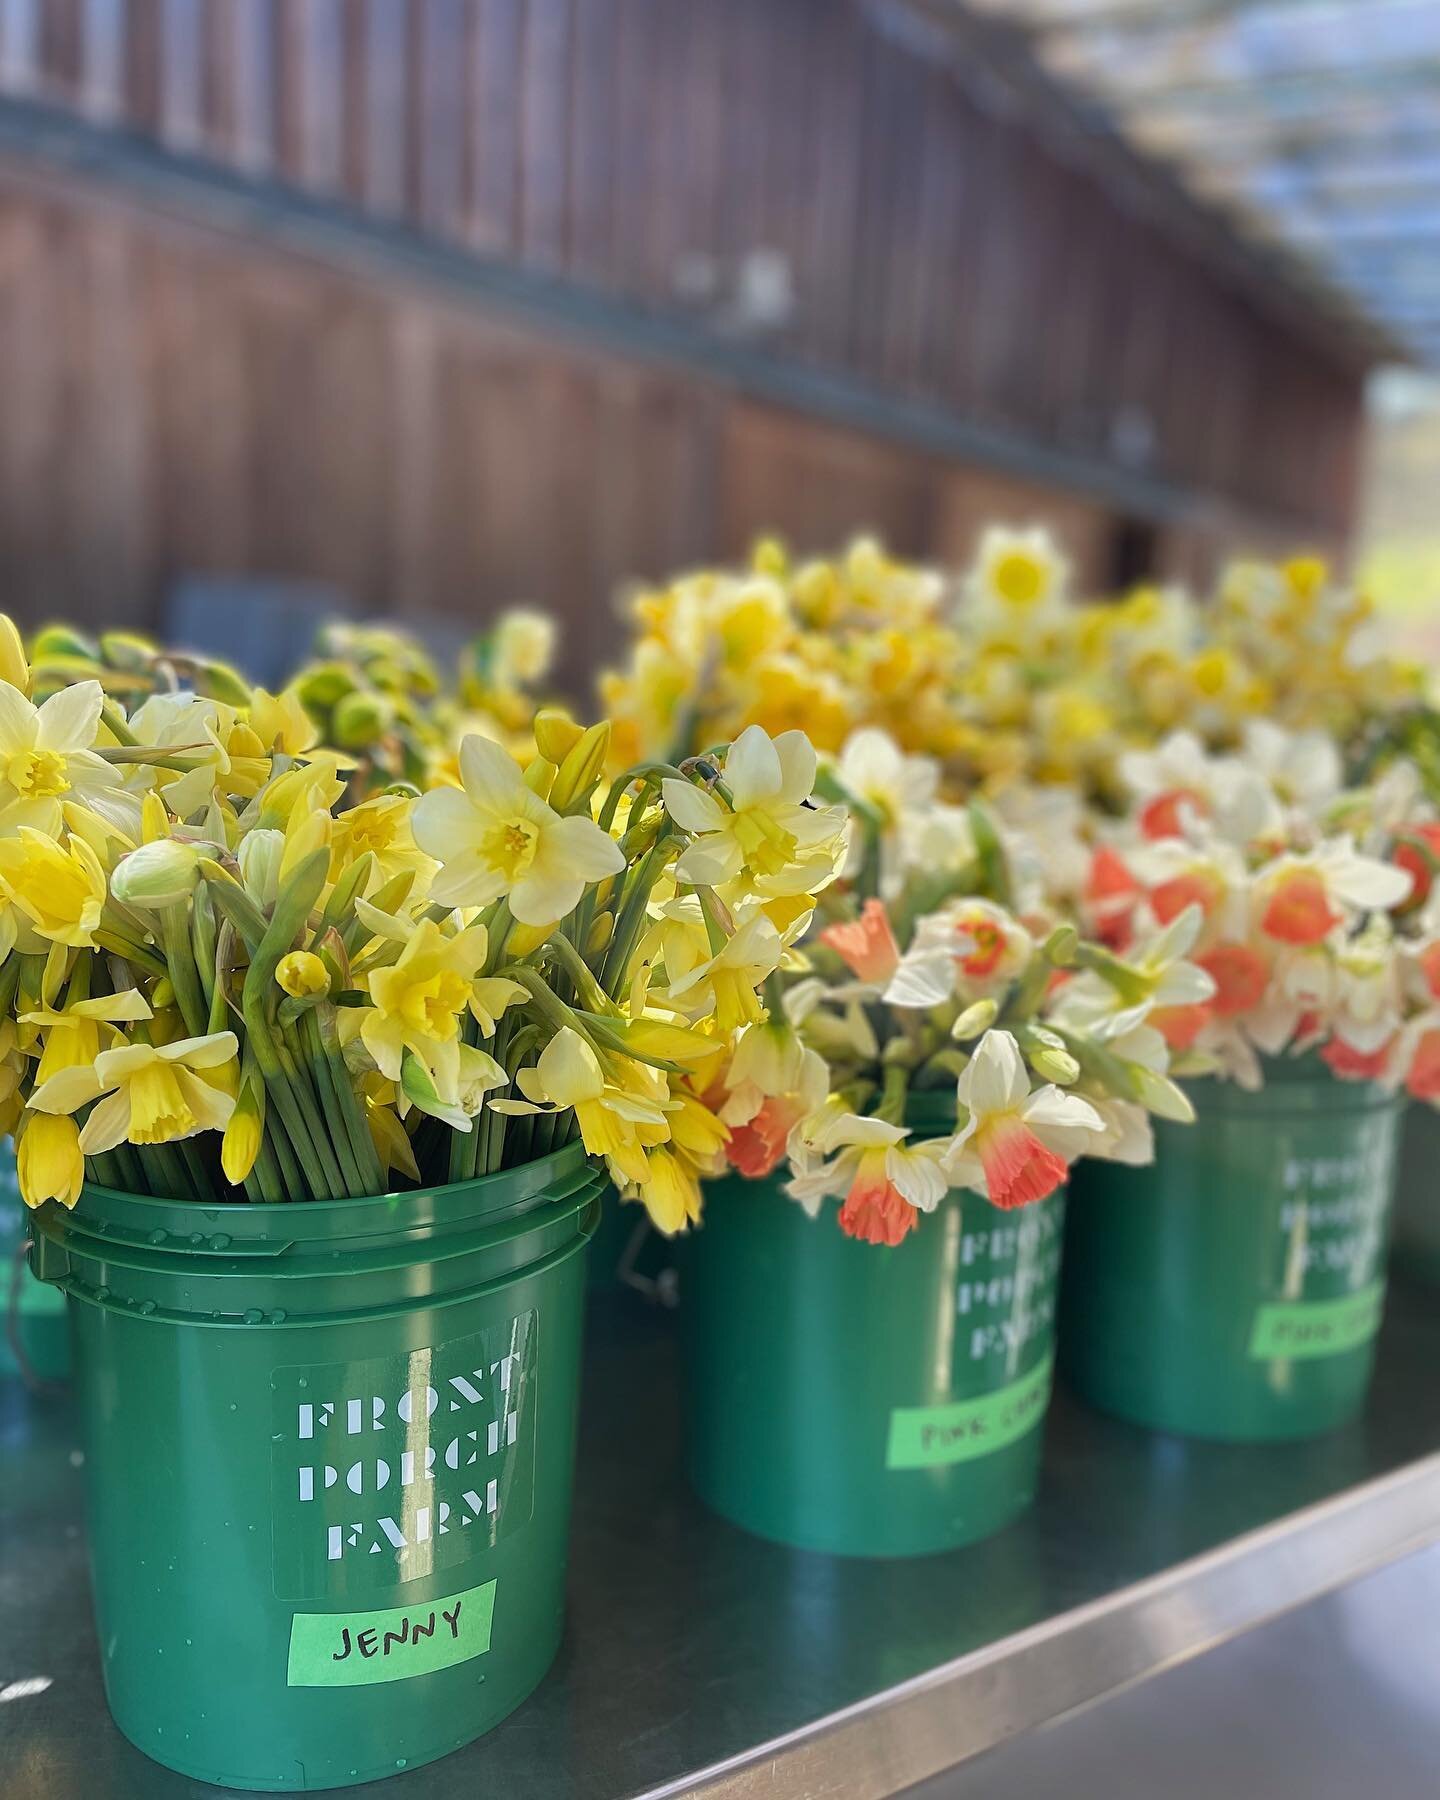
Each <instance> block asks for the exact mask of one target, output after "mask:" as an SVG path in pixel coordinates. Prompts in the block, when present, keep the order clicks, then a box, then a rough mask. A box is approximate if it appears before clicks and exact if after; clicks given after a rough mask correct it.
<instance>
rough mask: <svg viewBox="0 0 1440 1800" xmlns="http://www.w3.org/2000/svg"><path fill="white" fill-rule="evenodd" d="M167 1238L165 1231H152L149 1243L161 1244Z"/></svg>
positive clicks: (167, 1234)
mask: <svg viewBox="0 0 1440 1800" xmlns="http://www.w3.org/2000/svg"><path fill="white" fill-rule="evenodd" d="M168 1236H169V1233H168V1232H165V1231H152V1232H151V1233H150V1242H151V1243H152V1244H163V1243H164V1242H165V1240H166V1238H167V1237H168Z"/></svg>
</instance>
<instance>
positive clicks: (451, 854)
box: [412, 737, 625, 926]
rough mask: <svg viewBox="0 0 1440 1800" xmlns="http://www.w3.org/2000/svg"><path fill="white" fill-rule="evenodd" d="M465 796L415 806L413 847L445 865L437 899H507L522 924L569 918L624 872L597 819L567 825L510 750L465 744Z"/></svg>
mask: <svg viewBox="0 0 1440 1800" xmlns="http://www.w3.org/2000/svg"><path fill="white" fill-rule="evenodd" d="M460 783H461V785H460V786H459V787H458V788H451V787H440V788H434V789H432V790H431V791H430V792H429V793H428V794H422V795H421V796H420V798H419V800H417V801H416V802H415V811H414V815H413V819H412V829H413V832H414V837H415V842H416V844H417V845H418V846H419V847H420V849H421V850H423V851H424V852H425V853H426V855H427V856H431V857H433V858H434V859H435V861H436V862H437V863H438V864H439V865H440V867H439V870H438V872H437V873H436V874H435V876H434V877H433V879H432V881H431V884H430V893H431V897H432V899H434V900H437V901H439V902H440V903H441V904H442V905H446V906H488V905H489V904H490V902H491V901H492V900H499V899H501V898H502V897H503V898H505V899H506V900H507V901H508V902H509V906H510V911H511V913H512V914H513V915H514V917H515V918H516V919H518V920H519V921H520V923H521V924H522V925H535V926H545V925H551V924H553V923H554V922H555V921H556V920H558V919H563V918H566V917H567V916H568V915H569V914H570V913H572V912H573V911H574V910H575V908H576V906H577V905H578V904H579V901H580V896H581V895H582V894H583V893H584V891H585V889H586V888H587V887H588V886H590V884H591V883H592V882H596V881H603V880H604V879H605V878H606V877H607V876H610V875H618V874H619V873H620V871H621V870H622V869H623V868H624V867H625V857H624V854H623V852H622V851H621V849H620V846H619V845H618V844H617V843H616V842H615V840H614V839H613V838H612V837H611V836H610V835H609V834H608V833H607V832H604V831H602V830H601V829H600V827H599V826H598V825H597V824H595V823H594V821H593V820H591V819H587V818H582V817H580V816H579V815H570V816H565V817H562V816H561V814H559V813H557V812H556V811H555V809H554V808H553V807H552V806H550V805H549V804H548V803H547V802H546V801H544V800H542V799H541V798H540V796H539V795H538V794H537V793H535V792H534V790H533V789H532V788H530V787H527V785H526V783H525V780H524V777H523V775H522V773H521V770H520V766H519V764H518V763H517V762H516V761H515V759H514V757H512V756H511V754H510V752H509V751H508V750H506V749H505V748H504V747H503V746H502V745H500V744H496V743H493V742H492V741H491V740H490V739H488V738H483V737H467V738H466V739H465V741H464V742H463V743H462V744H461V746H460Z"/></svg>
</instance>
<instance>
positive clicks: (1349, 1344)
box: [1250, 1281, 1385, 1362]
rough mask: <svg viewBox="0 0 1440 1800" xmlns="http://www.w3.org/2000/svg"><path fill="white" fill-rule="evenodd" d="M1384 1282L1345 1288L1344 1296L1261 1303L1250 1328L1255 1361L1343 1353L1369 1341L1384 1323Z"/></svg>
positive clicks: (1252, 1352)
mask: <svg viewBox="0 0 1440 1800" xmlns="http://www.w3.org/2000/svg"><path fill="white" fill-rule="evenodd" d="M1384 1305H1385V1283H1384V1282H1383V1281H1373V1282H1371V1284H1370V1286H1369V1287H1365V1288H1360V1289H1359V1290H1358V1291H1357V1292H1356V1293H1353V1294H1346V1295H1344V1296H1343V1297H1342V1298H1341V1299H1339V1300H1284V1301H1279V1302H1277V1303H1276V1304H1274V1305H1272V1306H1262V1307H1261V1308H1260V1310H1259V1311H1258V1312H1257V1313H1256V1315H1255V1325H1254V1328H1253V1329H1252V1331H1251V1333H1250V1356H1251V1359H1252V1360H1253V1361H1255V1362H1270V1361H1273V1360H1274V1359H1275V1358H1276V1357H1307V1356H1338V1355H1340V1353H1341V1352H1342V1351H1344V1350H1353V1349H1355V1348H1356V1346H1357V1345H1359V1344H1365V1343H1368V1342H1369V1341H1370V1339H1371V1338H1372V1337H1374V1335H1375V1333H1376V1332H1377V1331H1378V1330H1379V1329H1380V1314H1381V1312H1382V1310H1383V1308H1384Z"/></svg>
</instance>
